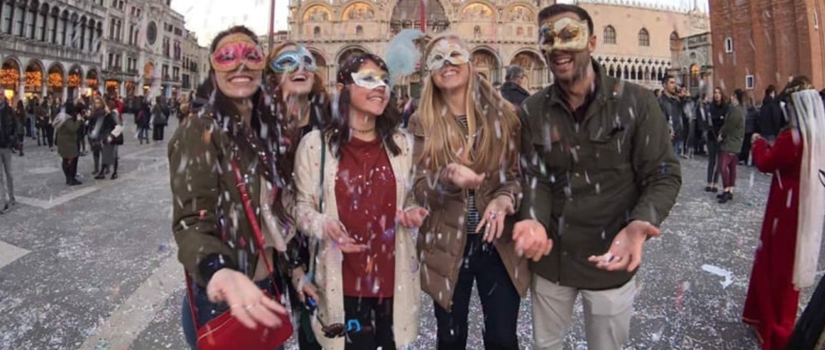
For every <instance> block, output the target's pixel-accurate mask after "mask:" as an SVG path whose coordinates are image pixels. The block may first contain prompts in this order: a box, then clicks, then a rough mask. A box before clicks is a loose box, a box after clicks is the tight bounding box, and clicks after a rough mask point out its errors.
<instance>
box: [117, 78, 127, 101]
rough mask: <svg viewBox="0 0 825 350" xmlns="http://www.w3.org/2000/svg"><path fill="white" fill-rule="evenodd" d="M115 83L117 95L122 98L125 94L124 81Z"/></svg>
mask: <svg viewBox="0 0 825 350" xmlns="http://www.w3.org/2000/svg"><path fill="white" fill-rule="evenodd" d="M117 85H118V89H117V95H118V97H120V98H121V99H122V98H124V97H125V96H126V82H124V81H119V82H118V83H117Z"/></svg>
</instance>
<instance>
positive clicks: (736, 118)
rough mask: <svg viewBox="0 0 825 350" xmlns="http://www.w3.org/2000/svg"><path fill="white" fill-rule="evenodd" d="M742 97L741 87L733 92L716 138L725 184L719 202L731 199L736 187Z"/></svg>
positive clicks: (742, 128)
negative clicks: (723, 121)
mask: <svg viewBox="0 0 825 350" xmlns="http://www.w3.org/2000/svg"><path fill="white" fill-rule="evenodd" d="M744 99H745V92H744V91H742V89H736V90H735V91H734V92H733V96H732V98H731V105H730V108H729V109H728V115H727V116H726V117H725V123H724V124H723V125H722V129H720V130H719V136H717V138H716V141H717V142H719V170H720V171H721V173H722V184H723V185H724V186H725V189H724V191H723V192H722V193H721V194H720V195H719V196H717V198H719V203H720V204H724V203H727V202H729V201H731V200H733V190H734V187H736V169H737V164H738V163H739V152H740V151H741V150H742V142H743V139H744V138H745V106H743V105H742V103H743V102H744Z"/></svg>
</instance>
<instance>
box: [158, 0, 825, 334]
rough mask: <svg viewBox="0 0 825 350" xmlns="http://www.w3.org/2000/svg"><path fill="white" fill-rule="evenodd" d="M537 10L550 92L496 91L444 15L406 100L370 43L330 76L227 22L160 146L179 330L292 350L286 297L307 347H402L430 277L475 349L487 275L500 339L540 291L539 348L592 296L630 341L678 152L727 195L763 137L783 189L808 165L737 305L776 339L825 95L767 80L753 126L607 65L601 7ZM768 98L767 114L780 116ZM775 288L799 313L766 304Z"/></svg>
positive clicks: (811, 231) (448, 325)
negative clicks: (164, 157) (700, 156)
mask: <svg viewBox="0 0 825 350" xmlns="http://www.w3.org/2000/svg"><path fill="white" fill-rule="evenodd" d="M538 24H539V27H540V28H541V29H540V31H539V37H540V38H541V40H540V47H539V49H541V52H542V53H543V54H544V58H545V60H546V61H547V62H548V66H549V68H550V71H551V72H552V73H553V76H554V78H555V83H554V84H552V85H551V86H549V87H546V88H544V89H543V90H542V91H541V92H539V93H535V94H530V93H529V92H528V90H527V89H526V88H525V86H524V85H525V80H526V79H525V74H524V70H523V69H521V68H520V67H511V68H508V70H507V77H506V82H505V83H504V84H503V85H502V86H501V87H496V86H494V85H493V84H491V83H490V82H488V80H487V79H486V78H485V77H484V76H483V75H481V74H479V73H478V72H477V71H476V68H475V67H474V65H473V63H472V61H471V60H470V52H469V47H468V45H467V44H466V43H465V42H464V41H463V40H462V39H461V38H460V37H458V36H456V35H454V34H451V33H449V32H447V33H442V34H440V35H438V36H435V37H432V38H428V42H427V43H426V46H425V48H424V52H423V58H424V64H426V68H427V70H428V74H427V75H426V76H425V77H424V78H423V90H422V91H421V96H420V97H419V98H417V99H410V98H401V99H400V100H399V99H396V95H395V93H394V92H393V88H392V85H393V83H392V82H391V81H390V80H389V78H388V77H389V76H390V74H389V73H390V72H389V70H388V68H387V67H388V66H393V65H388V64H386V63H385V62H384V60H383V59H382V58H381V57H379V56H377V55H374V54H363V55H355V56H352V57H350V58H348V59H347V60H346V61H345V62H342V64H341V65H340V67H339V68H338V72H337V74H336V75H335V85H334V86H335V88H334V90H333V91H326V89H325V88H324V86H325V84H324V82H323V81H322V78H321V76H319V75H318V67H317V66H316V62H315V58H314V57H313V55H312V54H311V53H310V52H309V51H308V50H307V49H306V48H305V47H304V46H302V45H300V44H298V43H295V42H289V41H287V42H282V43H280V44H278V45H276V46H275V47H274V48H273V49H272V51H271V52H269V53H264V52H262V50H261V48H260V45H259V44H258V42H257V35H255V33H253V32H252V31H250V30H249V29H247V28H246V27H243V26H239V27H232V28H229V29H227V30H225V31H223V32H221V33H220V34H218V35H217V36H216V38H215V39H214V40H213V42H212V44H211V46H210V55H211V60H210V75H209V79H207V81H206V82H205V83H204V84H203V85H202V86H201V87H200V88H199V90H198V93H197V94H196V96H195V97H194V98H193V100H192V102H191V103H190V106H191V111H190V114H189V116H188V117H186V118H184V120H183V121H182V124H181V127H180V128H178V130H177V131H176V132H175V134H174V135H173V137H172V139H171V140H170V142H169V145H168V156H169V161H170V184H171V190H172V194H173V196H174V198H175V200H174V201H173V232H174V236H175V239H176V241H177V244H178V247H179V255H178V257H179V260H180V262H181V263H182V264H183V265H184V267H185V270H186V278H187V289H188V294H187V297H186V298H185V300H184V302H183V305H182V320H181V323H182V326H183V330H184V334H185V336H186V339H187V342H188V343H189V345H190V346H191V347H192V348H193V349H196V348H202V349H209V348H216V347H219V346H220V345H222V344H223V345H225V344H226V343H224V342H225V341H232V340H228V339H235V340H234V341H237V339H239V338H237V336H240V334H241V333H243V334H244V336H243V339H244V341H245V342H246V343H244V346H246V347H247V348H250V349H267V350H269V349H275V348H281V346H282V344H283V341H284V339H286V338H288V337H290V336H292V335H293V334H292V332H293V328H292V324H291V322H290V318H289V317H288V314H289V313H290V312H291V313H292V314H293V315H294V319H295V320H297V324H296V325H295V336H296V337H297V339H298V343H299V347H300V349H302V350H307V349H321V348H323V349H333V350H335V349H339V350H350V349H378V348H381V349H396V348H403V347H405V346H408V345H410V344H412V343H413V342H414V341H415V340H416V338H417V336H418V320H419V316H420V312H421V305H420V301H421V299H420V293H421V292H424V293H425V294H427V295H429V296H430V297H431V299H432V302H433V306H434V313H435V315H434V316H435V319H436V321H437V322H436V324H437V333H436V343H437V345H436V346H435V347H436V348H438V349H465V348H466V347H467V337H468V332H469V329H470V328H469V327H468V312H469V307H468V306H469V300H470V295H471V294H472V289H473V286H474V285H475V286H476V288H478V295H479V296H480V299H481V304H482V311H483V313H484V315H483V319H484V330H485V331H484V332H483V338H484V344H485V345H484V346H485V348H486V349H518V348H519V341H518V337H517V327H516V325H517V322H518V313H519V309H520V304H521V301H522V299H523V298H524V297H525V295H526V293H527V292H528V290H531V291H532V316H533V317H532V319H533V344H534V348H536V349H552V350H556V349H561V348H562V341H563V339H564V334H565V332H566V330H567V328H568V327H569V326H570V324H571V322H572V318H573V305H574V302H575V300H576V298H577V297H578V295H581V296H582V297H583V299H584V319H585V325H586V327H585V330H586V338H587V344H588V346H589V347H590V348H594V349H608V350H609V349H621V348H623V346H625V345H627V343H628V341H629V339H630V320H631V315H632V309H633V301H634V299H635V296H636V293H637V292H638V291H639V289H638V287H637V282H636V278H635V274H636V272H637V270H638V267H639V265H640V264H641V262H642V257H643V249H644V245H645V242H646V241H647V240H648V239H650V238H652V237H657V236H658V235H659V234H660V229H659V227H660V225H661V224H662V222H663V221H664V220H665V218H667V216H668V214H669V212H670V210H671V208H672V207H673V205H674V203H675V201H676V197H677V195H678V193H679V191H680V188H681V184H682V178H681V162H680V160H679V157H680V156H681V157H684V158H691V157H692V156H693V154H694V153H705V154H707V155H708V158H709V160H708V162H709V171H708V175H709V180H708V186H707V190H708V191H710V192H719V190H720V189H721V191H722V193H720V194H719V200H720V202H723V203H724V202H727V201H730V200H732V199H733V192H734V188H735V179H736V176H737V174H736V166H737V165H738V163H739V161H740V160H741V159H742V158H740V153H741V151H742V148H743V143H745V139H746V138H747V137H746V136H749V137H751V138H752V139H753V149H752V153H753V157H752V158H753V161H754V163H755V165H756V166H757V167H758V168H760V170H762V171H764V172H776V177H775V180H774V187H776V186H777V182H780V181H790V182H789V183H790V184H791V187H790V189H796V187H794V186H795V185H793V184H794V181H798V182H799V183H800V185H799V189H798V191H802V192H803V193H811V194H812V195H810V196H809V195H804V194H803V195H797V196H794V197H793V198H794V201H791V202H789V203H790V204H788V205H787V206H786V208H787V209H782V210H780V209H777V208H776V207H775V206H777V205H779V203H780V202H781V203H783V205H784V203H785V202H784V201H785V198H780V197H781V196H784V195H785V194H786V192H787V191H789V189H788V188H781V189H776V188H773V189H772V193H771V197H770V199H769V205H768V211H769V213H768V215H767V216H766V219H765V226H764V227H763V233H762V234H763V242H762V246H761V248H760V250H759V251H758V252H757V259H756V264H755V265H754V277H753V280H752V284H751V291H750V292H749V294H748V301H747V302H746V304H747V305H748V306H747V307H746V311H745V317H744V320H745V321H746V322H747V323H749V324H752V325H754V326H755V327H756V329H757V330H758V334H759V335H760V339H759V340H760V341H761V342H763V344H764V345H763V348H764V349H783V346H784V344H785V343H787V342H789V339H788V338H789V337H790V331H791V330H793V324H794V323H793V317H791V316H795V315H793V314H794V313H795V310H796V309H795V308H796V299H793V293H792V292H791V291H793V290H795V289H794V288H795V287H796V288H799V287H805V286H809V285H811V284H813V278H812V275H811V273H810V272H811V265H810V263H811V257H812V256H813V255H818V250H816V251H814V250H813V248H811V247H819V241H818V240H819V239H820V238H821V234H822V220H821V219H822V218H819V219H816V220H813V219H802V218H803V216H802V215H800V216H799V217H800V222H799V223H798V225H797V222H796V221H795V220H796V219H795V218H796V216H795V214H794V215H792V214H793V213H798V212H799V210H800V208H805V210H808V208H814V210H816V208H819V209H820V210H822V203H821V202H822V198H819V197H821V193H822V192H823V188H822V186H819V185H818V183H814V182H812V181H811V179H815V178H816V176H817V175H816V174H820V173H821V172H822V170H820V169H822V165H823V164H820V163H821V162H822V161H821V160H820V158H822V157H821V156H822V154H823V153H822V152H825V150H821V149H820V148H821V145H822V144H823V143H822V142H821V141H819V139H821V133H822V130H823V128H822V127H821V124H822V119H823V118H822V116H823V112H822V101H821V100H818V99H817V100H813V99H811V98H810V95H811V94H812V93H813V94H814V95H816V92H815V90H811V86H810V85H809V84H807V85H806V84H803V83H799V81H807V80H805V78H804V77H800V78H798V80H799V81H796V80H795V82H791V83H790V84H789V86H788V87H787V88H785V89H784V90H783V92H782V93H781V95H780V96H775V99H776V101H777V102H776V103H777V105H776V106H779V108H778V109H777V110H780V111H781V112H782V114H783V115H782V116H780V117H779V119H770V123H768V122H767V121H765V120H764V118H763V117H762V116H759V117H758V119H756V120H757V121H758V122H759V123H754V122H753V121H752V122H750V123H749V122H748V108H749V107H750V105H748V103H747V101H746V97H745V94H744V92H743V91H741V90H737V91H735V92H734V93H733V96H732V97H731V99H730V100H728V98H727V97H726V95H725V94H724V92H723V91H722V90H721V89H716V90H715V91H714V93H713V96H712V97H711V98H710V99H708V100H706V99H705V97H704V96H699V97H691V96H690V94H688V93H687V90H685V89H679V88H678V87H677V86H676V82H675V79H673V78H672V77H668V78H667V79H666V80H665V81H664V84H665V92H664V93H663V94H662V95H661V96H660V97H659V98H658V99H657V97H656V96H655V95H654V93H653V92H652V91H649V90H647V89H644V88H642V87H641V86H638V85H635V84H631V83H626V82H622V81H620V80H618V79H616V78H614V77H611V76H609V75H607V74H606V72H605V70H604V68H603V67H602V66H601V65H599V64H598V63H597V62H596V61H595V60H593V59H592V57H591V54H592V52H593V51H594V49H595V46H596V43H597V40H596V36H595V35H593V34H592V33H594V30H593V27H594V23H593V21H592V19H591V17H590V15H589V14H588V13H587V12H586V11H585V10H584V9H582V8H580V7H578V6H575V5H565V4H556V5H552V6H549V7H547V8H545V9H543V10H542V11H541V12H540V13H539V15H538ZM812 91H813V92H812ZM772 98H774V97H772ZM771 103H773V102H771ZM771 103H768V102H765V103H763V106H762V109H761V111H765V112H764V113H765V114H766V115H769V116H770V117H771V118H775V117H776V116H775V115H773V114H770V113H772V112H770V111H772V109H771V108H774V107H771V106H774V105H773V104H771ZM813 107H817V108H818V109H816V108H813ZM751 114H753V113H751ZM752 118H753V116H751V119H752ZM782 120H784V121H787V126H784V127H783V126H782V124H781V123H782ZM774 122H778V123H779V124H776V126H774V124H772V123H774ZM757 124H758V127H757ZM763 124H764V125H770V127H765V126H763ZM800 130H801V131H800ZM800 132H801V133H803V134H804V136H802V137H799V134H798V133H800ZM794 133H797V134H794ZM763 135H764V136H763ZM794 135H796V136H794ZM766 140H768V141H766ZM771 140H774V141H771ZM780 149H784V150H786V151H789V152H791V153H793V154H796V155H798V156H796V157H787V156H785V155H783V154H784V153H783V152H786V151H781V150H780ZM794 150H795V151H794ZM794 152H795V153H794ZM747 158H748V159H746V160H750V157H747ZM786 168H787V169H791V170H789V171H788V172H786V170H783V169H786ZM717 173H721V177H722V184H721V185H722V186H721V187H720V186H719V184H718V182H719V181H718V177H719V175H717ZM811 175H813V176H814V177H811ZM780 177H781V178H782V180H779V178H780ZM786 177H787V178H788V180H784V179H785V178H786ZM795 179H799V180H795ZM779 186H781V184H780V185H779ZM777 191H778V193H774V192H777ZM780 192H781V193H780ZM817 201H818V202H817ZM791 212H792V213H791ZM789 213H790V214H789ZM780 215H792V216H793V217H794V219H793V220H794V221H793V222H790V221H789V223H788V224H787V225H780V226H779V227H777V225H776V221H775V220H774V222H773V223H771V222H770V218H776V217H778V216H780ZM814 216H815V215H814ZM783 217H785V216H783ZM817 220H818V221H817ZM766 232H768V233H766ZM766 234H771V235H774V236H772V237H773V238H764V236H765V235H766ZM780 236H781V237H782V238H776V237H780ZM797 236H798V237H799V240H798V241H796V240H794V238H792V237H797ZM776 240H780V241H781V242H775V241H776ZM792 242H802V244H804V247H805V248H806V249H803V251H800V250H799V249H797V250H796V251H795V252H794V251H793V250H792V249H790V248H788V247H794V243H792ZM814 243H815V244H814ZM774 245H776V246H777V247H774ZM796 247H797V248H799V247H798V246H796ZM777 259H779V260H782V261H783V262H782V263H777V264H779V265H771V264H773V263H774V262H775V261H778V260H777ZM789 261H790V263H789ZM800 261H801V262H800ZM813 261H814V268H815V266H816V264H815V261H816V260H813ZM765 266H783V267H782V268H781V269H772V268H768V267H765ZM766 269H771V270H770V272H766V271H765V270H766ZM780 270H781V271H780ZM791 270H793V273H791ZM814 272H815V269H814ZM782 273H784V274H785V275H784V276H785V277H782V278H779V277H778V276H779V274H782ZM790 275H793V276H794V277H793V280H791V279H790V277H787V276H790ZM822 288H825V287H822V283H820V289H822ZM281 292H283V293H285V294H286V296H285V297H284V298H283V299H282V298H277V297H274V298H273V297H272V296H278V295H280V293H281ZM777 293H780V294H781V295H778V294H777ZM822 294H825V290H823V291H820V292H818V294H817V295H819V298H820V299H823V298H825V295H822ZM815 299H816V298H815ZM285 300H288V301H289V305H290V306H291V310H288V309H287V308H286V307H285V306H284V305H282V304H281V302H282V301H285ZM777 302H782V303H784V304H782V305H785V306H786V307H787V310H786V311H787V312H786V314H787V315H785V316H782V317H780V316H779V315H776V313H774V312H770V311H769V310H776V308H775V307H774V306H775V305H774V304H775V303H777ZM816 303H817V301H816V300H814V301H813V302H812V304H816ZM821 303H825V300H821V301H819V304H821ZM791 310H794V312H791ZM805 314H806V315H809V314H812V315H813V316H808V319H807V321H806V322H804V329H799V328H798V329H797V331H798V332H800V334H804V335H805V337H807V338H812V337H814V336H815V337H816V339H819V337H820V336H821V334H823V333H822V326H823V324H822V322H821V319H817V317H818V314H817V313H816V311H812V312H808V311H806V313H805ZM784 317H791V318H790V322H789V320H788V319H786V318H784ZM803 318H805V316H803ZM800 324H803V323H802V322H801V323H800ZM238 325H241V326H238ZM233 327H235V328H233ZM800 327H803V326H800ZM780 328H781V331H777V329H780ZM229 329H233V330H229ZM256 332H257V333H256ZM279 332H287V333H288V334H286V335H284V334H279ZM233 335H235V336H236V337H235V338H233ZM805 337H803V338H805ZM807 338H805V339H804V340H805V341H808V339H807ZM800 339H801V338H800ZM234 345H238V344H237V343H235V344H234ZM794 349H812V347H807V348H794Z"/></svg>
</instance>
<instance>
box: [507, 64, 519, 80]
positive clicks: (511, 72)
mask: <svg viewBox="0 0 825 350" xmlns="http://www.w3.org/2000/svg"><path fill="white" fill-rule="evenodd" d="M522 75H524V68H521V66H518V65H512V66H509V67H507V75H506V76H505V77H504V81H513V80H516V79H518V78H520V77H521V76H522Z"/></svg>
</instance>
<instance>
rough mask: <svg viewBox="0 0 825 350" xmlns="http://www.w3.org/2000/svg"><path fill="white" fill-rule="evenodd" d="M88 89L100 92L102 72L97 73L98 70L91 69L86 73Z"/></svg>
mask: <svg viewBox="0 0 825 350" xmlns="http://www.w3.org/2000/svg"><path fill="white" fill-rule="evenodd" d="M86 87H88V88H90V89H92V91H98V89H99V87H100V72H98V71H97V68H90V69H89V71H87V72H86Z"/></svg>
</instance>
